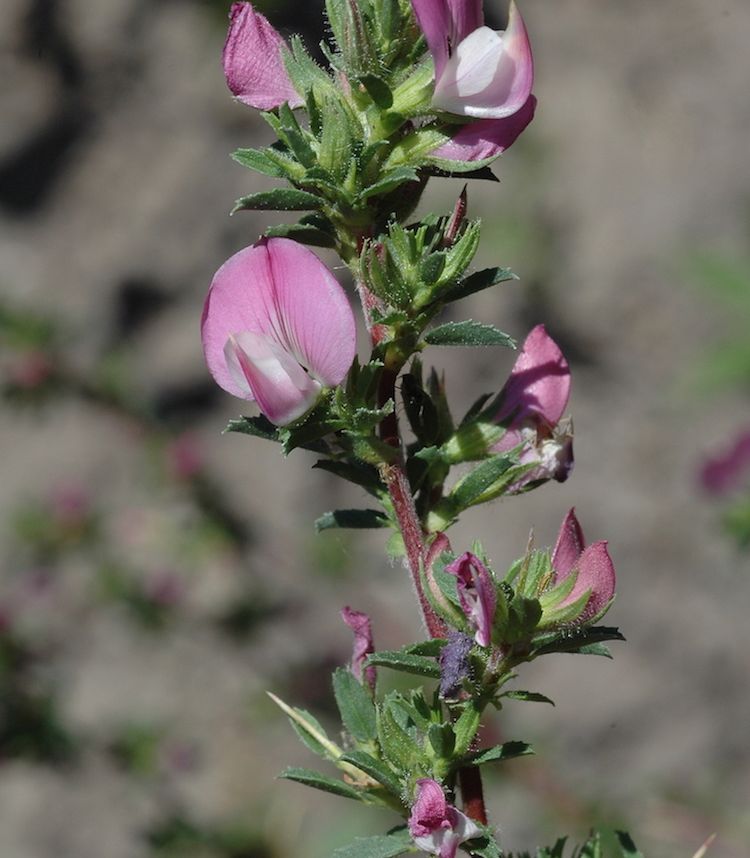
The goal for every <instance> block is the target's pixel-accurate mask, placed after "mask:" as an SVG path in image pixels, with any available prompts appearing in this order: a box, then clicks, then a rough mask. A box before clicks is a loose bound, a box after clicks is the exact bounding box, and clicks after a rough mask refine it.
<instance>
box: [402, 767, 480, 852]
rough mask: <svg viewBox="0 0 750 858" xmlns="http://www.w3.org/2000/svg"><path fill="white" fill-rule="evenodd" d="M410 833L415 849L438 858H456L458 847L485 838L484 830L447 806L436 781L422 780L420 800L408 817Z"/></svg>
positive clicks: (416, 802) (458, 811) (420, 780)
mask: <svg viewBox="0 0 750 858" xmlns="http://www.w3.org/2000/svg"><path fill="white" fill-rule="evenodd" d="M409 833H410V834H411V836H412V839H413V840H414V843H415V845H416V846H417V847H418V848H419V849H422V850H423V851H425V852H429V854H430V855H437V856H439V858H455V856H456V853H457V852H458V847H459V846H460V845H461V844H462V843H464V842H466V841H467V840H472V839H473V838H475V837H479V836H480V835H481V834H482V829H481V828H480V827H479V826H478V825H477V824H476V823H475V822H474V821H473V820H471V819H469V817H468V816H466V815H465V814H464V813H461V811H460V810H458V809H457V808H455V807H453V805H451V804H448V802H447V800H446V798H445V793H444V792H443V788H442V787H441V786H440V784H439V783H438V782H437V781H434V780H432V779H430V778H420V779H419V780H418V781H417V797H416V801H415V802H414V805H413V806H412V809H411V815H410V816H409Z"/></svg>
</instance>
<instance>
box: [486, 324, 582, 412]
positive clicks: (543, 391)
mask: <svg viewBox="0 0 750 858" xmlns="http://www.w3.org/2000/svg"><path fill="white" fill-rule="evenodd" d="M569 396H570V367H569V366H568V362H567V361H566V360H565V358H564V357H563V353H562V352H561V351H560V348H559V346H558V345H557V343H556V342H555V341H554V340H553V339H552V337H550V336H549V334H548V333H547V331H546V329H545V327H544V325H537V326H536V327H535V328H533V329H532V331H531V332H530V333H529V335H528V336H527V337H526V341H525V342H524V344H523V348H522V350H521V353H520V354H519V356H518V359H517V360H516V363H515V365H514V366H513V369H512V370H511V373H510V378H509V379H508V381H507V382H506V384H505V387H504V388H503V398H502V404H501V406H500V410H499V411H498V413H497V415H496V416H495V420H496V421H497V422H502V421H506V420H508V419H510V428H518V427H520V426H521V425H522V424H523V423H524V422H525V421H526V420H528V419H530V418H534V417H538V418H541V419H542V420H543V421H545V422H546V423H547V424H549V425H550V426H554V425H555V424H556V423H557V422H558V421H559V420H560V418H561V417H562V415H563V413H564V411H565V408H566V407H567V405H568V398H569Z"/></svg>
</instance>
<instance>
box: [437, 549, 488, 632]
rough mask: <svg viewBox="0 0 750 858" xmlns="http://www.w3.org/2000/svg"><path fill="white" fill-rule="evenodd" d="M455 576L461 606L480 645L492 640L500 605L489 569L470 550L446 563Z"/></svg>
mask: <svg viewBox="0 0 750 858" xmlns="http://www.w3.org/2000/svg"><path fill="white" fill-rule="evenodd" d="M445 571H446V572H450V573H451V575H455V576H456V588H457V590H458V598H459V601H460V603H461V609H462V610H463V612H464V615H465V616H466V619H467V620H468V621H469V624H470V625H471V627H472V628H473V629H474V631H475V636H474V639H475V640H476V642H477V643H478V644H479V645H480V646H489V645H490V644H491V643H492V623H493V621H494V619H495V609H496V608H497V593H496V592H495V583H494V581H493V580H492V575H491V574H490V570H489V569H488V568H487V567H486V566H485V565H484V563H482V561H481V560H480V559H479V558H478V557H477V556H476V554H472V553H471V552H470V551H467V552H465V553H464V554H462V555H461V556H460V557H457V558H456V559H455V560H454V561H453V562H452V563H450V564H449V565H448V566H446V567H445Z"/></svg>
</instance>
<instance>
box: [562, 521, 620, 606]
mask: <svg viewBox="0 0 750 858" xmlns="http://www.w3.org/2000/svg"><path fill="white" fill-rule="evenodd" d="M552 568H553V570H554V573H555V581H554V584H555V585H558V584H561V583H562V582H563V581H565V580H566V579H567V578H568V577H569V576H570V575H571V574H573V573H574V572H577V573H578V577H577V578H576V582H575V584H574V585H573V589H572V590H571V592H570V593H569V594H568V595H567V596H566V597H565V598H564V599H563V600H562V601H561V602H559V603H558V604H557V605H555V608H556V609H557V608H563V607H565V606H567V605H571V604H573V602H575V601H576V600H577V599H580V598H581V596H583V595H584V594H585V593H586V592H587V591H590V595H589V598H588V601H587V602H586V606H585V607H584V609H583V612H582V613H581V615H580V616H579V617H578V620H580V621H581V622H586V620H589V619H591V618H592V617H595V616H596V615H597V614H598V613H599V612H600V611H601V610H602V609H603V608H605V607H606V606H607V605H608V604H609V603H610V601H611V600H612V597H613V596H614V595H615V584H616V578H615V567H614V565H613V563H612V558H611V557H610V556H609V551H608V550H607V543H606V542H594V543H593V544H592V545H589V546H588V547H586V542H585V541H584V538H583V532H582V530H581V525H580V524H579V523H578V519H577V518H576V514H575V510H574V509H571V510H570V512H568V514H567V515H566V516H565V518H564V520H563V523H562V526H561V527H560V533H559V534H558V536H557V542H556V543H555V548H554V551H553V552H552Z"/></svg>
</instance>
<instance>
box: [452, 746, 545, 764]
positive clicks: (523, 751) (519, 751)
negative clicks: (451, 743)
mask: <svg viewBox="0 0 750 858" xmlns="http://www.w3.org/2000/svg"><path fill="white" fill-rule="evenodd" d="M533 753H534V749H533V748H532V747H531V745H529V744H528V742H518V741H515V742H503V744H502V745H495V746H494V747H493V748H485V749H484V750H481V751H474V752H473V753H471V754H468V755H467V756H465V757H462V758H461V760H460V761H459V764H460V765H462V766H484V765H486V764H487V763H502V762H504V761H505V760H513V759H515V758H516V757H525V756H529V755H531V754H533Z"/></svg>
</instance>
